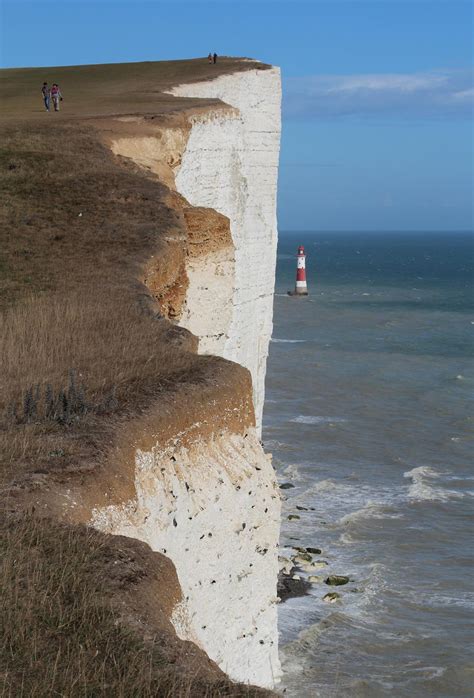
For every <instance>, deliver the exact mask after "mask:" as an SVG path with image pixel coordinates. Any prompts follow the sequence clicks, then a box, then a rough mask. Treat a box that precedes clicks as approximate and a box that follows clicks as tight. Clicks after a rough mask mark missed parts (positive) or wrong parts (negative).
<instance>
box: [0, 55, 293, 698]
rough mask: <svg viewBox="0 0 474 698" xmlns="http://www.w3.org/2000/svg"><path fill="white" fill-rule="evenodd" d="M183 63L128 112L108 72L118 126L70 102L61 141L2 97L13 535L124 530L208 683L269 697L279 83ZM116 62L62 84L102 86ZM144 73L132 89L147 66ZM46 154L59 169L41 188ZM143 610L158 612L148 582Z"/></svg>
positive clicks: (266, 76) (236, 64) (152, 70)
mask: <svg viewBox="0 0 474 698" xmlns="http://www.w3.org/2000/svg"><path fill="white" fill-rule="evenodd" d="M226 61H227V62H226ZM182 63H185V62H182ZM186 63H191V64H192V66H189V65H187V66H184V65H180V66H177V67H176V66H175V65H173V64H163V66H162V69H161V72H160V64H146V66H144V67H143V71H142V76H141V77H142V82H141V83H140V80H138V83H137V82H135V83H134V84H135V96H134V105H135V106H138V107H139V108H138V109H136V110H134V111H132V112H130V111H128V112H127V110H126V108H125V106H124V102H123V100H124V95H123V94H122V93H121V92H120V91H119V88H118V85H117V83H116V82H115V80H116V76H117V75H120V72H117V68H116V67H115V66H114V67H113V69H111V70H110V71H109V77H110V75H111V74H112V77H110V85H111V86H112V87H113V86H114V85H115V86H116V91H115V92H114V89H109V91H108V94H109V97H108V99H109V100H110V101H111V102H112V103H113V104H110V105H109V109H108V111H105V109H104V105H100V108H98V107H97V105H96V104H95V103H92V104H91V107H90V113H87V114H86V113H83V111H84V107H83V104H82V102H80V100H78V103H77V106H76V107H74V104H73V105H72V108H71V112H70V113H69V114H66V115H65V116H64V117H63V115H61V118H62V121H60V122H57V124H55V126H54V131H53V130H52V128H51V125H50V124H47V125H45V124H43V123H41V122H39V121H38V119H39V117H38V116H37V115H33V116H32V117H30V118H29V120H28V122H27V123H26V122H25V124H22V123H20V124H19V125H18V124H13V123H12V121H11V118H12V117H11V114H12V113H13V111H14V105H15V99H14V95H13V96H12V94H11V93H9V92H8V90H7V97H8V99H7V102H6V103H7V112H6V115H5V117H4V120H3V126H2V128H3V131H4V134H5V137H6V141H5V142H6V146H5V149H4V151H3V154H2V155H3V157H2V165H3V183H4V185H5V186H6V191H7V204H8V205H7V207H6V209H5V210H4V214H5V217H6V219H7V225H8V226H9V227H7V228H5V230H6V231H9V232H7V233H6V237H5V242H6V245H5V246H4V248H3V249H4V250H5V255H4V256H5V264H4V266H3V267H2V269H3V270H5V269H6V270H7V271H6V272H5V271H3V274H2V276H0V281H1V282H2V283H3V288H4V295H3V298H4V304H3V305H4V308H3V314H2V322H3V324H4V330H5V332H4V333H3V338H4V339H3V341H2V346H1V349H2V358H3V359H4V361H3V365H4V366H6V367H7V370H6V378H5V385H4V391H3V395H2V403H3V412H4V418H3V422H2V439H3V440H4V444H5V446H6V449H7V450H6V453H8V455H7V456H6V458H5V461H4V468H3V470H4V473H5V477H4V482H5V495H4V500H5V503H6V505H7V506H6V509H7V510H8V512H9V513H8V517H9V518H8V521H7V530H10V527H11V523H8V522H11V521H12V520H18V517H20V518H21V519H22V520H29V518H31V517H32V519H33V520H34V526H38V525H40V526H42V527H44V526H46V527H47V526H50V527H51V526H52V527H54V526H56V525H60V526H66V527H69V528H68V530H72V531H75V530H79V529H78V527H80V526H81V525H84V524H86V525H88V526H92V527H94V528H95V529H97V530H98V531H100V532H101V533H97V535H105V539H104V540H107V541H109V540H110V541H111V542H110V544H107V545H108V546H109V547H110V548H113V546H114V545H115V544H114V543H113V541H115V540H121V539H120V538H117V536H119V537H120V536H126V537H127V539H131V543H130V544H131V545H133V540H135V541H142V543H140V545H143V544H146V545H147V546H149V547H148V548H146V546H145V548H146V549H151V551H154V553H150V554H151V555H153V554H155V555H159V556H160V557H161V556H164V558H169V560H170V561H171V563H172V564H173V566H174V568H175V570H176V574H177V577H176V578H175V580H174V581H173V574H174V572H172V571H171V569H172V568H168V567H167V566H166V565H164V566H162V568H160V569H162V572H160V574H161V575H162V577H161V580H162V588H163V589H168V590H170V589H171V588H173V589H174V591H173V593H172V594H171V596H170V597H169V598H170V600H169V601H167V603H166V604H163V603H161V602H160V601H159V599H158V598H157V600H156V606H155V611H156V609H157V608H160V603H161V607H163V609H164V610H163V611H162V613H164V614H165V617H166V618H167V621H166V622H167V623H168V625H167V626H166V628H167V631H166V632H167V633H168V634H169V633H170V627H174V631H175V632H176V633H177V635H178V637H179V638H180V640H177V641H178V642H180V641H181V642H183V641H184V642H187V643H189V642H191V643H192V646H193V647H196V648H200V649H196V652H198V653H199V651H200V650H203V651H204V652H205V653H206V654H207V655H208V657H209V658H210V660H212V661H211V663H210V664H206V663H205V662H204V663H203V661H202V660H200V661H201V664H200V666H201V670H200V675H199V681H207V680H209V681H211V683H212V681H214V683H215V682H216V681H221V680H222V679H221V678H220V675H219V673H218V669H217V667H219V668H220V670H222V671H223V672H225V674H227V675H228V676H229V677H230V678H231V679H233V680H235V681H240V682H243V683H253V684H256V685H259V686H264V687H265V686H266V687H271V686H273V685H274V684H275V682H276V681H277V679H278V676H279V672H280V668H279V661H278V633H277V611H276V603H277V597H276V583H277V573H278V561H277V546H278V537H279V525H280V524H279V520H280V498H279V491H278V488H277V485H276V480H275V476H274V471H273V468H272V466H271V460H270V457H269V456H267V455H266V454H264V452H263V450H262V447H261V445H260V441H259V435H260V428H261V426H260V425H261V413H262V408H263V399H264V380H265V364H266V357H267V353H268V343H269V340H270V336H271V330H272V299H273V287H274V273H275V257H276V234H277V233H276V215H275V205H276V179H277V168H278V151H279V133H280V79H279V71H278V70H277V69H275V68H272V67H270V66H263V65H261V64H258V63H255V62H248V61H238V60H235V59H225V60H224V61H222V64H221V66H220V67H219V70H218V71H216V72H217V74H212V73H211V72H210V71H211V70H212V68H213V66H205V65H204V62H201V61H196V62H186ZM191 67H192V68H193V69H194V70H191ZM105 68H106V67H105V66H90V67H81V68H79V69H73V68H71V69H60V70H62V71H66V72H65V73H64V75H65V77H67V78H68V79H70V80H72V79H73V77H74V70H76V78H77V81H78V84H82V83H81V79H82V78H81V77H80V75H81V74H82V77H83V79H84V81H85V82H87V80H86V78H88V80H89V83H91V84H92V85H95V84H96V82H100V81H102V83H103V81H104V79H105V78H104V69H105ZM87 69H88V72H87ZM68 70H69V71H70V73H67V71H68ZM129 70H130V68H129V66H127V67H124V70H123V73H122V75H125V76H126V75H127V71H129ZM133 71H134V73H133V74H134V75H135V76H137V75H138V76H139V78H140V64H135V66H134V68H133ZM9 72H11V71H4V74H6V75H4V76H3V77H4V79H6V80H7V81H8V77H9V76H8V73H9ZM24 72H25V74H24V75H23V76H20V78H21V79H24V80H25V81H28V80H33V78H35V77H36V76H35V74H34V71H33V72H32V71H30V72H29V73H28V74H26V73H27V71H24ZM203 73H204V74H203ZM77 74H79V77H77ZM106 75H107V70H105V76H106ZM154 75H155V76H156V80H155V81H154V80H153V76H154ZM17 77H18V76H17ZM63 82H64V81H63ZM137 84H138V85H141V88H142V89H141V91H139V90H138V89H137ZM123 87H124V85H123V81H122V85H121V87H120V90H123ZM63 89H64V88H63ZM79 92H80V90H79ZM18 99H19V100H20V101H21V99H23V95H22V96H21V98H18ZM26 125H27V126H28V128H27V129H26V128H25V127H26ZM26 134H27V135H26ZM52 143H54V147H55V152H56V149H57V148H58V146H59V148H60V149H61V151H60V152H61V156H62V158H61V167H60V169H58V170H57V169H54V166H53V168H52V169H47V170H46V173H44V171H43V173H41V162H42V154H44V153H45V152H49V150H48V148H49V146H50V144H52ZM56 164H59V158H58V163H56ZM32 195H33V199H34V203H33V205H32ZM12 221H14V224H15V228H14V231H15V232H14V234H12ZM24 250H29V251H27V252H24ZM26 276H27V278H28V279H29V281H28V282H25V277H26ZM18 347H20V350H19V351H18ZM15 348H16V355H15ZM25 445H26V447H25ZM38 521H40V522H41V523H40V524H38ZM55 521H56V522H58V524H56V523H54V522H55ZM48 522H51V523H48ZM61 530H62V529H61ZM81 530H82V529H81ZM73 535H76V534H73ZM77 535H78V534H77ZM81 535H82V534H81ZM137 544H138V543H137ZM145 548H144V549H143V550H145ZM140 554H141V555H142V557H143V555H144V553H140ZM111 555H112V553H111ZM145 557H146V555H145ZM146 566H147V564H146V562H143V568H144V569H145V568H146ZM144 574H145V576H146V574H147V573H146V572H145V573H144ZM154 574H155V577H156V575H157V574H158V573H154ZM158 577H159V574H158ZM176 579H177V580H179V587H177V582H176ZM132 586H133V584H132ZM159 586H160V584H159V583H158V587H159ZM127 593H128V592H127ZM134 593H135V594H136V595H137V598H143V593H142V592H140V591H139V589H138V587H136V588H135V589H134ZM155 593H158V595H160V594H159V592H155ZM167 593H168V592H167ZM170 593H171V592H169V594H170ZM169 594H168V595H169ZM132 595H133V594H132ZM129 597H130V595H129V594H128V598H129ZM114 598H115V599H116V602H115V603H116V604H117V603H118V604H119V605H120V594H118V596H117V595H115V596H114ZM147 598H148V602H147V603H148V606H147V607H148V608H149V607H150V606H149V604H151V607H153V604H154V602H153V592H150V591H149V588H148V590H147ZM142 607H143V604H142ZM125 616H126V617H127V618H128V621H126V622H127V623H128V624H130V617H132V616H133V613H131V614H130V613H128V614H126V613H125V614H124V613H122V620H123V617H125ZM136 616H137V613H136V612H135V617H136ZM143 622H144V621H143V620H142V621H141V623H143ZM169 624H171V625H169ZM139 625H140V623H138V626H139ZM152 625H153V623H152ZM138 626H137V623H136V622H135V623H134V632H137V627H138ZM156 632H157V628H156V626H155V629H154V630H153V628H151V629H150V628H148V630H147V633H148V635H150V636H153V637H156ZM153 633H155V634H153ZM190 646H191V645H190ZM188 654H189V653H188ZM192 654H193V653H192V652H191V655H192ZM196 656H197V655H196V654H194V655H193V657H194V659H193V661H194V662H196V661H197V660H196ZM186 661H187V660H186ZM186 661H185V662H184V664H186ZM188 664H189V662H188ZM198 664H199V662H198ZM203 667H204V668H203ZM216 672H217V673H216ZM198 673H199V672H198ZM209 677H211V678H209ZM12 685H13V684H12ZM255 690H256V689H255ZM216 695H217V694H216ZM229 695H230V694H229Z"/></svg>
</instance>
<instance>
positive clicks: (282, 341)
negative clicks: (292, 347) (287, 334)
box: [270, 337, 306, 344]
mask: <svg viewBox="0 0 474 698" xmlns="http://www.w3.org/2000/svg"><path fill="white" fill-rule="evenodd" d="M270 341H271V342H273V344H302V343H303V342H306V339H279V338H278V337H272V338H271V340H270Z"/></svg>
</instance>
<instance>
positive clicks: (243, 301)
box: [172, 68, 281, 431]
mask: <svg viewBox="0 0 474 698" xmlns="http://www.w3.org/2000/svg"><path fill="white" fill-rule="evenodd" d="M172 93H173V94H176V95H180V96H185V97H216V98H218V99H221V100H222V101H223V102H225V103H226V104H229V105H231V106H232V107H235V108H236V109H235V111H234V112H233V113H219V112H215V113H214V114H213V115H212V116H211V117H209V116H207V115H205V116H197V117H196V118H194V119H193V120H192V129H191V134H190V136H189V139H188V143H187V146H186V150H185V151H184V154H183V157H182V162H181V166H180V167H179V168H178V170H177V172H176V174H175V176H176V188H177V189H178V191H179V192H180V193H181V194H183V196H184V197H185V198H186V199H187V200H188V201H189V202H190V203H191V204H192V205H194V206H207V207H209V208H213V209H215V210H216V211H218V212H219V213H222V214H224V215H225V216H227V217H228V218H229V219H230V230H231V234H232V240H233V243H234V250H235V271H234V277H233V288H232V289H231V292H230V293H229V294H228V305H227V308H226V311H224V312H223V311H222V310H220V314H221V316H222V317H221V318H216V317H215V315H216V313H215V310H214V312H213V307H212V305H213V298H215V295H216V294H215V293H214V284H213V283H212V278H211V273H212V270H213V267H215V265H214V264H212V263H211V264H206V260H205V259H203V260H202V261H201V263H200V265H199V267H198V268H192V269H190V270H189V271H188V276H189V280H190V289H189V292H188V296H187V299H186V301H187V303H186V305H187V307H186V310H185V313H184V316H183V317H182V318H181V321H180V324H182V325H183V326H185V327H187V328H188V329H190V330H191V331H192V332H193V333H194V334H196V335H197V336H199V337H202V340H201V343H200V351H202V352H204V353H213V354H219V355H220V356H223V357H224V358H226V359H230V360H231V361H236V362H237V363H239V364H241V365H242V366H245V367H246V368H248V369H249V370H250V372H251V374H252V382H253V394H254V404H255V417H256V423H257V430H258V431H260V429H261V418H262V411H263V402H264V391H265V370H266V362H267V355H268V344H269V341H270V337H271V335H272V315H273V291H274V286H275V262H276V244H277V227H276V226H277V222H276V192H277V177H278V157H279V150H280V130H281V123H280V103H281V87H280V71H279V70H278V69H277V68H272V69H270V70H249V71H245V72H241V73H235V74H233V75H224V76H221V77H219V78H217V79H216V80H212V81H207V82H201V83H193V84H190V85H180V86H179V87H177V88H175V89H174V90H173V91H172ZM203 266H204V267H207V272H206V271H205V270H204V269H203ZM223 273H225V271H224V269H223ZM216 276H217V279H219V275H218V274H217V273H214V277H216ZM208 281H209V282H210V283H209V284H208V285H207V288H206V284H207V282H208ZM217 283H219V281H217ZM206 291H208V292H206ZM206 306H207V307H206ZM207 311H209V312H207ZM219 320H220V322H219ZM206 323H208V324H206ZM203 330H204V331H203ZM216 330H217V331H216ZM221 333H223V334H221Z"/></svg>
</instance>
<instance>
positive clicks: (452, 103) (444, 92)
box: [283, 70, 474, 118]
mask: <svg viewBox="0 0 474 698" xmlns="http://www.w3.org/2000/svg"><path fill="white" fill-rule="evenodd" d="M283 94H284V99H283V104H284V113H285V114H286V115H287V116H289V117H315V118H327V117H344V116H346V117H347V116H362V117H368V116H377V117H381V116H384V117H394V118H420V117H421V118H446V117H454V118H471V117H472V112H473V105H474V88H473V75H472V71H470V70H434V71H430V72H424V73H421V72H420V73H380V74H377V73H375V74H361V75H310V76H307V77H295V78H287V79H286V80H285V82H284V93H283Z"/></svg>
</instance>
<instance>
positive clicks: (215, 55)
mask: <svg viewBox="0 0 474 698" xmlns="http://www.w3.org/2000/svg"><path fill="white" fill-rule="evenodd" d="M212 62H213V63H217V53H215V54H214V55H213V56H212Z"/></svg>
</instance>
